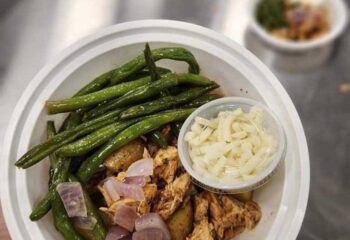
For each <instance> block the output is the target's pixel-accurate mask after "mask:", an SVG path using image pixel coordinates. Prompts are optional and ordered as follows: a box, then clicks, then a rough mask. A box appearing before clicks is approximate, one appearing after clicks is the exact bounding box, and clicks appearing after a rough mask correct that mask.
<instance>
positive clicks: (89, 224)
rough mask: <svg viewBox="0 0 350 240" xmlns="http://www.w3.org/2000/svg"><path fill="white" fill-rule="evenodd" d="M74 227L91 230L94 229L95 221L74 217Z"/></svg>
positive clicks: (91, 218) (88, 217)
mask: <svg viewBox="0 0 350 240" xmlns="http://www.w3.org/2000/svg"><path fill="white" fill-rule="evenodd" d="M72 221H73V224H74V226H76V227H77V228H80V229H86V230H92V229H94V227H95V225H96V223H97V220H96V218H94V217H90V216H87V217H74V218H72Z"/></svg>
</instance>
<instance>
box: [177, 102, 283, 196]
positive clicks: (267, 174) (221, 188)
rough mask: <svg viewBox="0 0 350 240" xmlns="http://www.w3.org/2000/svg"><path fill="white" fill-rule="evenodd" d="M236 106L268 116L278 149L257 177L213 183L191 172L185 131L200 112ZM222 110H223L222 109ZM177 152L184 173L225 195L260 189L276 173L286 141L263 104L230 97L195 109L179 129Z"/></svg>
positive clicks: (275, 120)
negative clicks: (213, 108)
mask: <svg viewBox="0 0 350 240" xmlns="http://www.w3.org/2000/svg"><path fill="white" fill-rule="evenodd" d="M219 105H220V106H223V108H225V106H237V108H238V107H239V106H240V105H249V106H250V107H253V106H257V107H259V108H261V109H262V110H263V111H264V112H265V114H268V115H269V116H270V117H271V118H272V119H273V121H274V123H273V124H274V125H275V126H276V130H277V136H278V139H276V140H277V142H278V147H277V149H276V153H275V154H274V155H273V158H272V160H271V162H270V164H269V165H268V167H266V168H265V169H264V171H263V172H262V173H261V174H259V175H258V176H257V177H254V178H253V179H249V180H248V181H244V182H243V183H232V184H230V183H222V182H218V181H214V180H211V179H204V178H203V177H202V176H200V175H199V174H198V173H197V172H196V171H194V170H193V168H192V166H191V165H190V162H191V161H192V160H191V159H190V157H187V156H188V154H185V152H187V150H186V149H187V148H188V143H186V141H185V135H186V133H187V132H186V131H187V130H188V129H189V128H190V125H191V124H193V121H194V119H195V118H196V117H197V116H198V115H200V114H201V113H202V112H204V111H206V110H207V109H210V108H212V107H216V106H219ZM223 110H224V109H223ZM177 143H178V151H179V157H180V161H181V163H182V165H183V166H184V168H185V169H186V171H187V172H188V173H189V174H190V175H191V177H193V178H194V179H196V181H198V182H199V183H201V184H202V185H206V186H209V189H216V190H218V191H217V192H227V193H241V192H246V191H250V190H254V189H256V188H259V187H261V186H262V185H263V184H265V183H267V182H268V180H269V179H270V178H271V177H272V176H273V175H274V173H275V172H276V168H277V167H278V165H279V163H280V162H281V161H282V160H283V159H284V157H285V154H286V147H287V140H286V135H285V131H284V129H283V126H282V124H281V121H280V120H279V118H278V117H277V115H276V114H275V113H274V112H273V111H272V110H271V109H270V108H269V107H267V106H266V105H265V104H263V103H261V102H258V101H256V100H253V99H250V98H245V97H232V96H224V97H222V98H219V99H216V100H214V101H211V102H209V103H206V104H204V105H202V106H201V107H199V108H197V109H196V110H195V111H194V112H193V113H192V114H191V115H190V116H189V117H188V118H187V119H186V120H185V122H184V124H183V125H182V127H181V130H180V134H179V137H178V142H177Z"/></svg>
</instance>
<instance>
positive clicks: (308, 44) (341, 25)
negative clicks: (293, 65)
mask: <svg viewBox="0 0 350 240" xmlns="http://www.w3.org/2000/svg"><path fill="white" fill-rule="evenodd" d="M260 1H262V0H250V3H249V8H248V9H249V14H248V16H249V27H250V28H251V29H252V30H253V31H254V32H255V33H257V34H258V36H260V37H261V38H262V39H263V40H264V41H265V42H266V43H268V44H269V45H272V46H274V47H276V48H278V49H281V50H285V51H304V50H309V49H314V48H317V47H322V46H324V45H327V44H329V43H331V42H332V41H334V40H335V39H336V38H338V37H339V36H340V35H341V34H342V33H343V32H344V31H345V28H346V26H347V24H348V21H349V13H348V10H347V5H346V3H345V2H344V0H328V2H329V3H330V4H332V5H333V6H334V8H335V9H336V11H338V15H339V16H340V21H337V23H336V24H335V26H334V27H332V29H331V31H330V32H329V33H326V34H325V35H323V36H321V37H319V38H316V39H313V40H308V41H302V42H294V41H291V40H284V39H280V38H277V37H275V36H273V35H271V34H270V33H269V32H268V31H267V30H266V29H264V28H263V27H262V26H261V25H260V24H259V23H258V22H257V19H256V17H255V11H256V7H257V4H258V3H259V2H260Z"/></svg>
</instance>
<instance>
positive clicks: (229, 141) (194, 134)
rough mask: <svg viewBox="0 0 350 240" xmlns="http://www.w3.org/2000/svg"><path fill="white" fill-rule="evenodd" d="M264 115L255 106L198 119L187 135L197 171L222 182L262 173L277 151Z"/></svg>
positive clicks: (248, 177)
mask: <svg viewBox="0 0 350 240" xmlns="http://www.w3.org/2000/svg"><path fill="white" fill-rule="evenodd" d="M263 122H264V113H263V111H262V110H261V109H259V108H258V107H252V108H251V109H250V111H249V112H248V113H245V112H243V111H242V109H241V108H238V109H236V110H235V111H224V112H220V113H219V114H218V116H217V117H216V118H213V119H205V118H202V117H196V118H195V121H194V123H193V125H192V126H191V130H190V131H189V132H187V133H186V135H185V141H187V142H188V143H189V149H190V151H189V155H190V157H191V160H192V167H193V169H194V170H195V171H196V172H197V173H198V174H199V175H201V176H203V177H206V178H209V179H213V180H217V181H220V182H243V181H247V180H249V179H251V178H254V177H255V176H257V175H258V174H259V173H261V172H262V171H263V170H264V169H265V168H266V167H267V166H268V165H269V163H270V162H271V160H272V157H273V155H274V153H275V151H276V140H275V139H274V137H273V136H272V134H270V133H269V132H268V130H267V129H265V128H264V127H263Z"/></svg>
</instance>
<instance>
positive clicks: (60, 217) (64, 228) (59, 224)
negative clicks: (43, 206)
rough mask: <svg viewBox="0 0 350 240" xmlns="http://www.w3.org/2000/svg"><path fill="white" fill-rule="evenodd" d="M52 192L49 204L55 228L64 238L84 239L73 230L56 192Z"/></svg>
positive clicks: (72, 239)
mask: <svg viewBox="0 0 350 240" xmlns="http://www.w3.org/2000/svg"><path fill="white" fill-rule="evenodd" d="M53 192H54V197H53V199H52V201H51V205H52V216H53V222H54V225H55V228H56V229H57V231H59V232H60V233H61V234H62V235H63V237H64V239H65V240H84V238H83V237H82V236H81V235H80V234H79V233H78V232H77V231H76V230H75V228H74V226H73V224H72V222H71V220H70V218H69V217H68V215H67V212H66V209H65V208H64V205H63V203H62V201H61V198H60V196H59V194H58V192H57V191H56V190H55V191H53Z"/></svg>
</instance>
